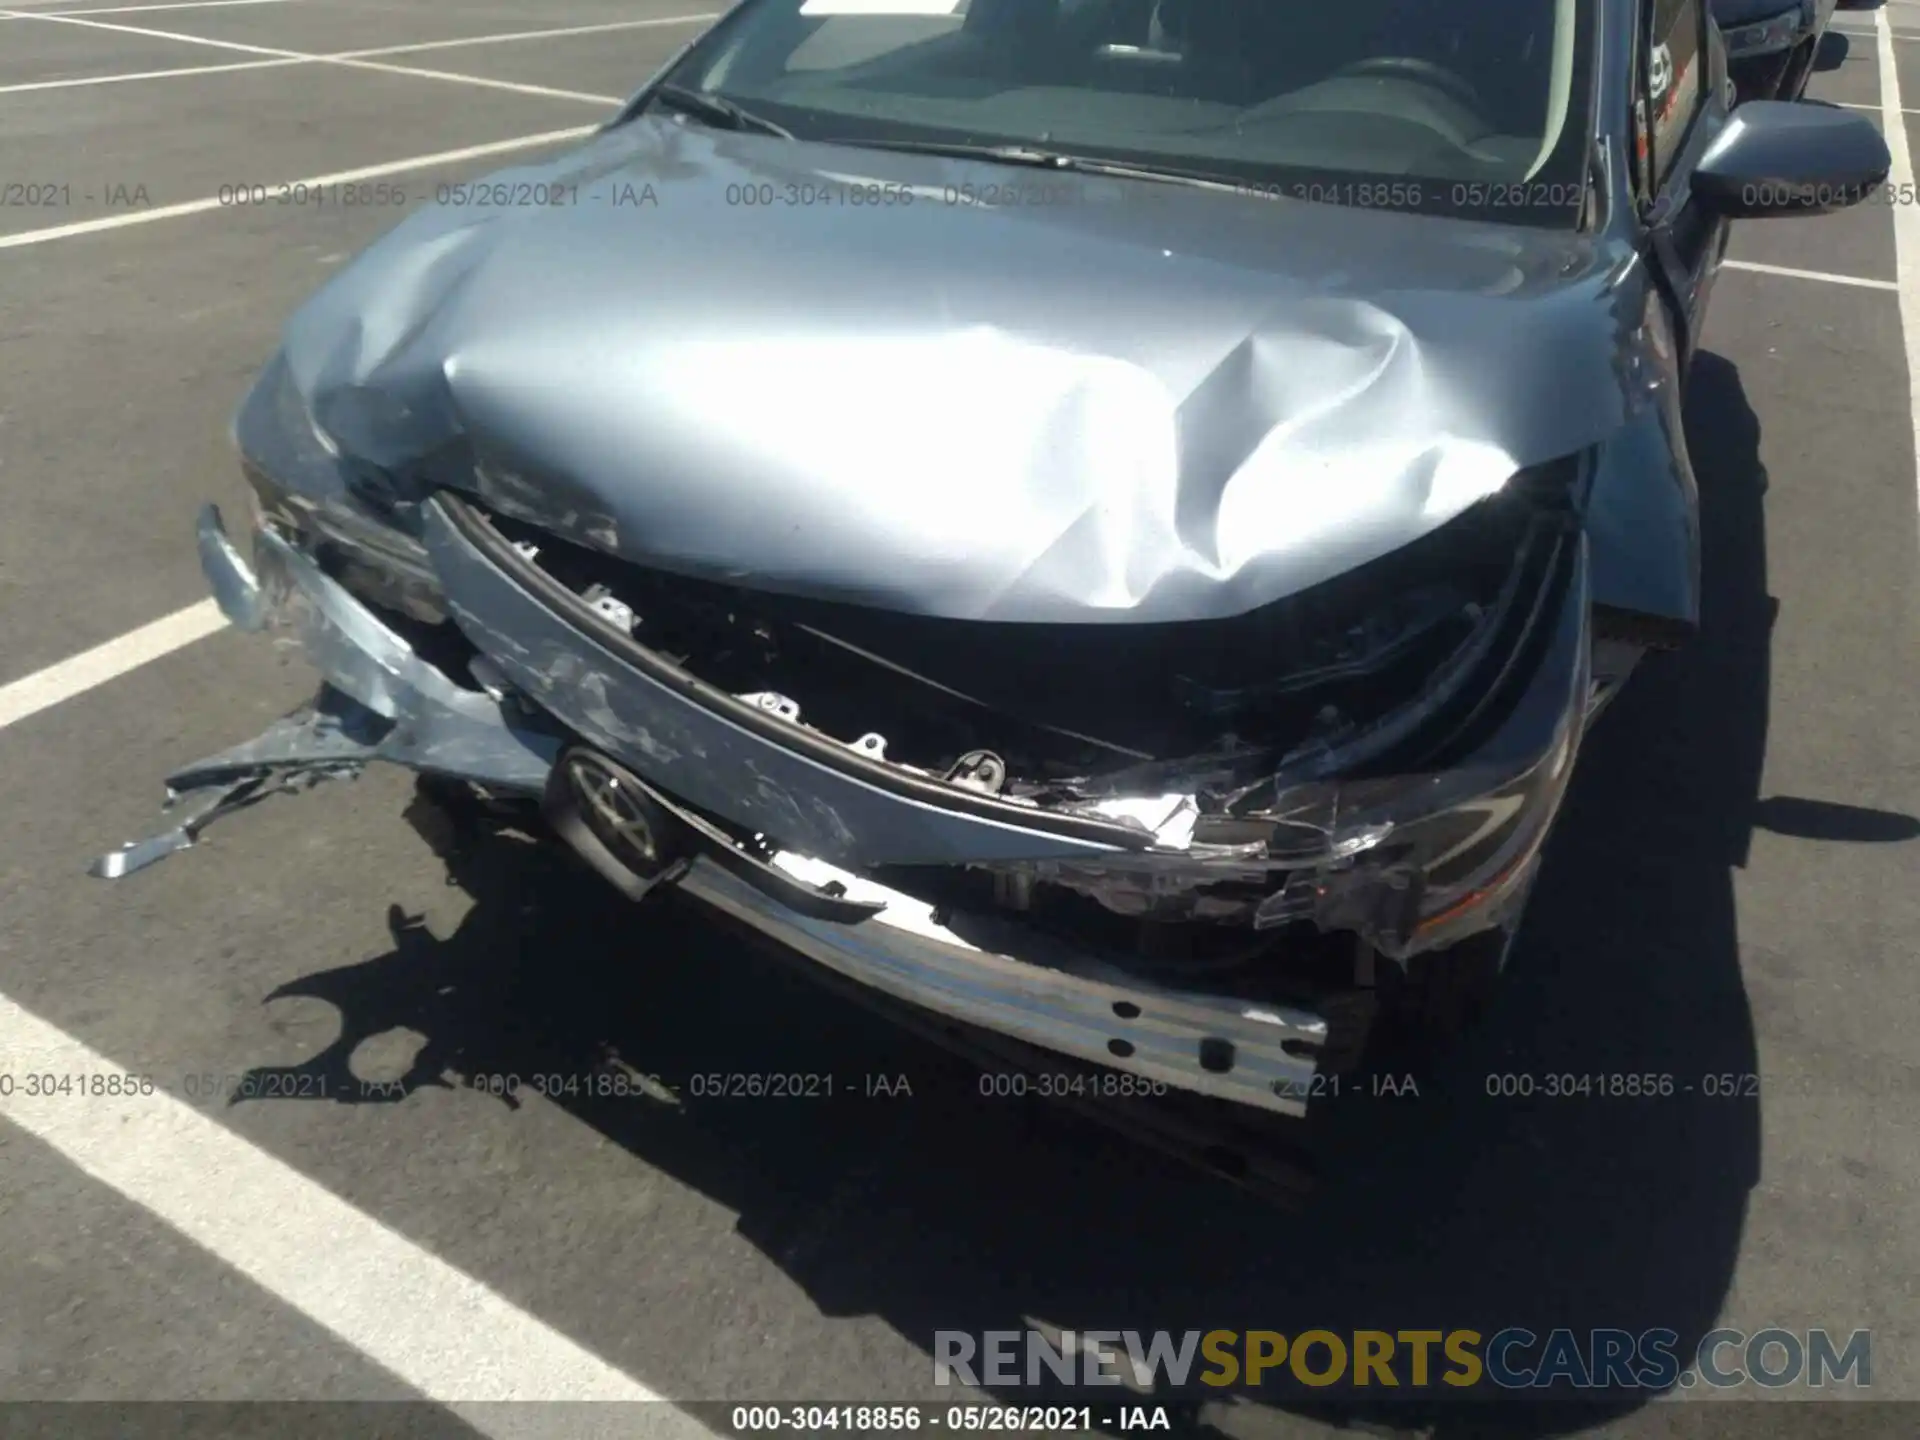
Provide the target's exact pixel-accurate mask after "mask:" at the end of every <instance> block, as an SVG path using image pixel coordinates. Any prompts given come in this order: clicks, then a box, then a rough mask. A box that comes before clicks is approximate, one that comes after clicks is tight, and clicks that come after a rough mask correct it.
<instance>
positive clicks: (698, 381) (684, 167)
mask: <svg viewBox="0 0 1920 1440" xmlns="http://www.w3.org/2000/svg"><path fill="white" fill-rule="evenodd" d="M492 179H493V181H494V182H496V183H495V186H494V188H493V189H492V190H491V191H490V192H488V193H489V195H490V197H491V198H494V199H497V200H504V201H505V202H507V203H505V204H502V205H498V206H495V207H494V208H480V207H474V206H457V205H456V206H443V207H438V208H435V209H433V210H428V211H423V212H420V213H417V214H415V215H414V216H412V217H410V218H409V219H408V220H407V221H406V222H404V223H403V224H401V225H400V226H399V227H398V228H397V229H396V230H395V231H393V232H392V233H391V234H389V235H388V236H386V237H385V238H384V239H382V240H381V241H379V242H378V243H376V244H375V245H374V246H372V247H371V248H370V249H369V250H367V251H366V252H364V253H363V254H362V255H361V256H360V257H358V258H357V259H356V260H355V261H354V262H352V263H351V264H350V265H349V266H347V267H346V268H344V269H343V270H342V271H341V272H340V273H339V274H338V275H337V276H335V277H334V278H333V279H332V281H331V282H330V283H329V284H328V285H326V286H325V287H324V288H323V289H322V290H321V291H320V292H319V293H318V294H317V295H316V296H315V297H313V299H311V300H310V301H309V302H308V303H307V304H306V305H305V307H304V308H302V309H301V310H300V311H299V312H298V313H297V314H296V315H295V316H294V318H293V319H292V320H291V321H290V323H289V324H288V327H287V330H286V334H285V346H284V355H285V360H286V364H287V373H289V374H290V375H291V381H292V384H293V386H294V388H295V389H296V391H297V393H298V395H299V396H300V397H301V399H302V400H304V402H305V404H306V406H307V408H308V411H309V413H310V415H311V417H312V419H313V421H314V423H315V424H316V426H317V427H318V429H319V430H320V432H321V433H322V434H323V435H325V436H326V437H328V439H329V441H330V443H331V445H332V446H333V447H336V448H337V449H338V451H339V452H340V453H342V454H345V455H349V456H351V457H353V458H355V459H357V460H359V461H363V462H366V463H368V464H371V465H373V466H376V467H379V468H381V469H384V470H387V471H389V472H394V473H405V472H407V471H409V470H410V469H412V468H414V467H420V469H421V470H422V471H432V472H434V473H436V474H437V475H438V477H439V478H438V480H437V482H436V483H452V484H456V485H461V486H463V487H465V488H469V489H472V490H474V491H475V492H477V493H478V494H479V495H480V497H481V498H482V499H483V500H484V501H485V502H486V503H489V504H491V505H493V506H495V507H497V508H499V509H501V510H502V511H504V512H506V513H510V514H513V515H516V516H519V517H520V518H523V519H527V520H531V521H534V522H535V523H538V524H541V525H544V526H546V527H548V528H549V529H551V530H554V531H557V532H559V533H562V534H564V535H566V536H568V537H569V538H572V539H575V540H578V541H580V542H582V543H585V544H589V545H593V546H595V547H597V548H600V549H603V550H606V551H610V552H612V553H615V554H618V555H620V556H622V557H625V558H627V559H630V560H633V561H636V562H641V563H646V564H651V565H656V566H659V567H662V568H665V569H669V570H675V571H679V572H683V573H688V574H697V575H702V576H706V577H710V578H720V579H730V580H736V581H744V582H747V583H750V584H752V585H754V586H756V587H758V588H762V589H766V590H770V591H776V592H785V593H792V594H802V595H810V596H816V597H822V598H831V599H838V600H843V601H851V602H855V603H864V604H870V605H876V606H885V607H889V608H892V609H895V610H899V611H903V612H907V613H917V614H925V615H935V616H946V617H952V618H959V619H990V620H1000V621H1073V622H1090V621H1110V622H1139V621H1158V620H1176V619H1207V618H1216V617H1223V616H1228V615H1233V614H1238V613H1241V612H1244V611H1247V610H1249V609H1252V608H1254V607H1256V606H1259V605H1262V604H1265V603H1267V602H1269V601H1272V600H1275V599H1278V598H1280V597H1282V596H1285V595H1287V594H1291V593H1293V592H1295V591H1298V590H1301V589H1304V588H1306V587H1307V586H1310V585H1313V584H1315V583H1318V582H1319V581H1321V580H1324V579H1326V578H1328V577H1330V576H1332V575H1334V574H1337V573H1339V572H1341V571H1344V570H1346V569H1349V568H1351V567H1353V566H1355V565H1358V564H1361V563H1363V562H1365V561H1367V560H1370V559H1373V558H1375V557H1377V556H1380V555H1383V554H1385V553H1387V552H1389V551H1391V550H1393V549H1396V548H1398V547H1399V546H1401V545H1404V544H1407V543H1409V542H1411V541H1413V540H1415V539H1417V538H1419V537H1420V536H1421V535H1423V534H1425V533H1426V532H1428V531H1429V530H1431V529H1433V528H1434V527H1436V526H1438V525H1440V524H1441V523H1443V522H1444V521H1446V520H1448V519H1449V518H1451V517H1453V516H1454V515H1456V514H1458V513H1459V512H1460V511H1461V510H1463V509H1464V508H1465V507H1466V506H1468V505H1470V504H1471V503H1473V502H1474V501H1475V500H1478V499H1480V498H1482V497H1484V496H1486V495H1488V494H1490V493H1492V492H1494V491H1496V490H1498V489H1499V488H1500V487H1501V486H1503V485H1504V484H1505V483H1506V482H1507V481H1508V480H1509V479H1510V478H1511V477H1512V476H1513V475H1514V474H1515V473H1516V471H1518V470H1520V469H1521V468H1523V467H1526V466H1530V465H1535V464H1540V463H1544V462H1546V461H1549V460H1553V459H1556V458H1559V457H1561V456H1565V455H1568V454H1570V453H1572V452H1574V451H1576V450H1579V449H1582V448H1584V447H1586V446H1588V445H1591V444H1594V443H1596V442H1597V441H1599V440H1600V439H1602V438H1604V437H1605V436H1606V435H1607V434H1608V433H1609V432H1610V431H1611V430H1613V429H1614V428H1615V427H1616V426H1618V425H1619V424H1620V423H1621V421H1622V418H1623V415H1624V411H1625V407H1626V406H1627V405H1628V404H1630V403H1632V387H1631V385H1629V384H1628V383H1626V381H1625V380H1624V379H1623V376H1622V372H1621V367H1620V365H1619V363H1618V361H1617V358H1616V357H1617V356H1618V354H1619V353H1620V344H1621V330H1622V326H1623V324H1624V323H1625V320H1624V319H1623V317H1622V315H1621V314H1620V313H1619V311H1620V308H1621V305H1620V300H1619V293H1618V292H1619V290H1620V288H1621V287H1620V286H1619V284H1618V282H1619V280H1620V279H1621V277H1622V275H1623V274H1624V270H1625V267H1627V266H1628V265H1630V264H1631V263H1632V262H1631V258H1630V255H1629V254H1627V253H1622V252H1614V251H1610V250H1608V249H1605V248H1603V247H1601V246H1599V245H1597V244H1596V243H1595V242H1593V241H1591V240H1589V239H1587V238H1584V237H1580V236H1577V235H1574V234H1571V233H1569V234H1554V233H1549V232H1545V231H1539V230H1528V229H1522V228H1518V227H1514V228H1504V227H1497V226H1491V225H1478V224H1469V223H1465V222H1460V221H1453V220H1444V219H1434V218H1422V217H1417V216H1409V215H1404V214H1393V213H1387V212H1383V211H1372V212H1369V211H1366V210H1364V209H1357V208H1353V207H1345V206H1322V205H1309V204H1296V203H1275V202H1273V201H1271V200H1266V199H1260V198H1253V197H1248V196H1239V195H1232V194H1223V193H1218V192H1207V191H1201V190H1194V189H1188V188H1178V187H1173V186H1165V185H1159V184H1155V183H1151V182H1140V181H1121V180H1108V179H1099V178H1093V177H1081V176H1067V175H1057V174H1052V173H1043V172H1037V171H1022V170H1015V169H1009V168H1005V167H1000V166H984V165H979V164H975V163H972V162H962V161H948V160H944V159H931V158H927V157H922V156H908V155H900V154H892V153H882V152H874V151H861V150H855V149H849V148H845V147H836V146H824V145H814V144H802V143H796V142H787V141H781V140H778V139H772V138H766V137H758V136H748V135H738V134H731V133H726V132H719V131H710V130H705V129H702V128H700V127H699V126H697V125H693V124H689V123H683V122H681V121H679V120H676V119H672V118H667V117H654V116H643V117H641V118H640V119H638V120H635V121H633V122H631V123H629V124H626V125H623V126H620V127H618V128H615V129H613V130H609V131H606V132H604V133H602V134H600V135H599V136H596V137H595V138H594V139H593V140H592V141H590V142H589V143H587V144H586V145H584V146H582V147H581V148H579V149H577V150H574V151H572V152H570V153H569V154H567V155H564V156H562V157H559V158H557V159H554V160H551V161H547V162H544V163H542V164H539V165H534V166H529V167H523V168H520V169H517V170H513V171H509V172H504V173H502V174H501V175H498V176H496V177H492ZM843 182H845V183H853V182H859V183H863V184H873V185H878V186H881V187H886V188H885V189H883V190H881V191H880V192H878V194H879V199H880V201H881V203H870V204H864V205H856V204H849V203H834V202H836V201H844V200H845V199H847V198H850V197H848V196H847V195H846V192H844V191H843V190H842V189H840V188H839V187H840V186H841V185H842V183H843ZM536 186H538V187H546V188H545V189H544V192H543V191H540V190H536V189H533V188H532V187H536ZM963 186H965V187H967V190H968V191H969V192H972V193H976V194H977V193H980V192H982V191H986V190H989V189H990V187H996V186H997V187H1011V188H1012V189H1014V190H1015V191H1017V192H1019V193H1017V194H1016V195H1015V196H1014V197H1013V198H1014V199H1015V200H1016V201H1022V200H1024V201H1027V202H1029V203H1012V204H1002V205H991V206H990V205H982V204H969V203H962V196H963V191H962V189H961V187H963ZM539 199H545V200H546V201H547V202H549V203H546V204H539V203H530V202H532V201H536V200H539ZM756 199H757V200H760V201H762V202H763V203H761V204H758V205H755V204H752V203H751V202H752V201H753V200H756ZM556 202H557V203H556ZM276 368H277V367H276ZM450 457H451V462H452V463H449V460H450Z"/></svg>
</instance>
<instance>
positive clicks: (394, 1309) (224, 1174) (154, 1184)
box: [0, 996, 711, 1440]
mask: <svg viewBox="0 0 1920 1440" xmlns="http://www.w3.org/2000/svg"><path fill="white" fill-rule="evenodd" d="M0 1054H4V1055H6V1056H7V1059H8V1064H9V1065H10V1066H11V1067H14V1068H16V1069H18V1070H19V1071H20V1072H21V1073H39V1074H55V1075H73V1076H82V1075H84V1076H87V1077H89V1078H88V1080H87V1084H88V1087H89V1088H88V1094H87V1100H86V1103H85V1104H79V1105H76V1104H74V1103H73V1102H72V1101H71V1100H69V1099H64V1098H62V1097H60V1096H58V1095H54V1096H30V1095H28V1094H27V1090H26V1087H25V1086H24V1085H16V1086H9V1087H7V1089H6V1090H5V1091H3V1092H0V1116H4V1117H5V1118H6V1119H7V1120H10V1121H12V1122H13V1123H14V1124H15V1125H18V1126H19V1127H20V1128H21V1129H23V1130H25V1131H27V1132H28V1133H29V1134H32V1135H34V1136H36V1137H38V1138H39V1139H40V1140H42V1141H43V1142H45V1143H46V1144H47V1145H50V1146H51V1147H52V1148H53V1149H54V1150H56V1151H58V1152H59V1153H60V1154H61V1155H63V1156H65V1157H66V1159H67V1160H69V1161H71V1162H72V1163H73V1164H74V1165H76V1166H78V1167H79V1168H80V1169H81V1170H83V1171H85V1172H86V1173H87V1174H88V1175H90V1176H92V1177H93V1178H94V1179H95V1180H98V1181H100V1182H101V1183H102V1184H105V1185H108V1186H111V1187H112V1188H113V1189H114V1190H116V1191H118V1192H119V1193H120V1194H121V1195H124V1196H125V1197H126V1198H127V1199H129V1200H131V1201H132V1202H133V1203H134V1204H136V1205H138V1206H140V1207H141V1208H142V1209H144V1210H146V1211H148V1212H150V1213H151V1214H153V1215H156V1216H158V1217H159V1218H160V1219H161V1220H163V1221H165V1222H166V1223H167V1224H168V1225H170V1226H172V1227H173V1228H174V1229H175V1230H177V1231H179V1232H180V1233H181V1234H182V1235H184V1236H186V1237H187V1238H188V1239H189V1240H191V1241H193V1242H194V1243H195V1244H196V1245H199V1246H200V1247H201V1248H202V1249H204V1250H206V1251H207V1252H208V1253H209V1254H212V1255H214V1256H216V1257H217V1258H218V1259H220V1260H221V1261H223V1262H224V1263H226V1264H227V1265H229V1266H231V1267H232V1268H233V1269H235V1270H237V1271H238V1272H239V1273H240V1274H242V1275H244V1276H246V1277H247V1278H248V1279H249V1280H251V1281H252V1282H253V1283H254V1284H256V1285H258V1286H260V1287H261V1288H262V1289H264V1290H266V1291H267V1292H268V1293H269V1294H271V1295H273V1296H274V1297H275V1298H276V1299H278V1300H280V1301H282V1302H283V1303H285V1304H287V1305H290V1306H292V1307H293V1308H294V1309H296V1310H298V1311H299V1312H300V1313H301V1314H302V1315H305V1316H307V1317H308V1318H309V1319H311V1320H314V1321H316V1322H317V1323H318V1324H320V1325H322V1326H324V1327H325V1328H326V1329H328V1330H329V1331H331V1332H332V1333H333V1334H335V1335H337V1336H339V1337H340V1339H342V1340H344V1341H345V1342H346V1343H347V1344H349V1345H351V1346H352V1347H353V1348H354V1349H355V1350H358V1351H359V1352H360V1353H361V1354H363V1355H365V1356H367V1357H368V1358H370V1359H371V1360H373V1361H374V1362H375V1363H376V1364H378V1365H381V1366H383V1367H385V1368H386V1369H387V1370H389V1371H391V1372H392V1373H393V1374H394V1375H396V1376H398V1377H399V1378H400V1379H401V1380H403V1381H405V1382H406V1383H407V1384H408V1385H410V1386H411V1387H413V1389H415V1390H416V1391H418V1392H419V1393H420V1394H421V1395H423V1396H425V1397H426V1398H427V1399H429V1400H432V1401H435V1402H438V1403H440V1404H442V1405H446V1406H448V1407H449V1408H450V1409H452V1410H453V1411H455V1413H457V1414H459V1415H460V1416H461V1418H462V1419H464V1420H466V1421H467V1422H468V1423H469V1424H471V1425H473V1426H474V1427H475V1428H476V1429H479V1430H482V1431H484V1432H485V1433H487V1434H490V1435H493V1436H495V1437H498V1440H507V1437H519V1436H527V1435H536V1434H537V1435H551V1434H553V1433H554V1430H555V1417H554V1416H552V1415H544V1416H543V1415H542V1414H541V1413H540V1412H539V1411H537V1410H536V1409H535V1408H534V1407H532V1406H527V1405H502V1404H500V1403H499V1402H502V1401H567V1400H572V1401H593V1402H606V1401H626V1402H629V1403H630V1404H645V1405H647V1406H648V1408H647V1409H646V1410H635V1409H629V1408H628V1406H626V1405H622V1406H620V1407H619V1408H618V1409H617V1410H616V1409H609V1410H606V1411H603V1412H601V1416H600V1418H601V1419H603V1420H604V1421H606V1422H607V1423H606V1424H605V1425H604V1426H600V1425H592V1424H591V1420H590V1419H588V1417H589V1414H590V1407H587V1406H582V1407H579V1408H577V1409H575V1408H570V1409H569V1411H568V1414H567V1424H566V1429H567V1430H568V1431H569V1432H570V1433H572V1432H576V1431H577V1428H578V1426H579V1425H580V1423H581V1421H582V1420H583V1419H588V1423H589V1426H590V1428H591V1429H593V1430H595V1431H598V1432H600V1433H612V1432H615V1431H617V1432H618V1433H624V1434H629V1435H631V1434H640V1433H648V1434H652V1435H655V1436H660V1437H666V1436H707V1435H710V1433H711V1432H709V1431H707V1430H706V1429H705V1428H704V1427H703V1426H701V1425H699V1424H698V1423H697V1422H695V1421H693V1420H692V1419H691V1418H690V1417H688V1416H687V1415H685V1414H684V1413H683V1412H680V1411H678V1410H675V1409H673V1408H672V1407H671V1406H668V1405H662V1404H660V1403H659V1402H660V1401H661V1398H662V1397H661V1396H659V1395H657V1394H655V1393H654V1392H653V1391H652V1390H649V1389H648V1388H647V1387H646V1386H644V1385H642V1384H641V1383H640V1382H639V1381H637V1380H635V1379H633V1378H632V1377H631V1376H629V1375H627V1374H625V1373H623V1372H622V1371H620V1370H617V1369H615V1368H614V1367H613V1366H611V1365H609V1364H608V1363H607V1362H606V1361H604V1360H602V1359H601V1358H600V1357H599V1356H597V1355H595V1354H593V1353H592V1352H591V1351H589V1350H586V1349H584V1348H583V1347H581V1346H580V1345H577V1344H575V1343H574V1342H573V1341H572V1340H569V1339H568V1338H567V1337H566V1336H565V1335H562V1334H561V1333H560V1332H559V1331H557V1330H555V1329H553V1328H552V1327H551V1326H549V1325H547V1324H546V1323H545V1322H543V1321H541V1320H539V1319H538V1318H536V1317H535V1316H532V1315H529V1314H528V1313H527V1312H526V1311H524V1310H521V1309H519V1308H518V1307H517V1306H515V1305H513V1304H512V1303H511V1302H509V1301H508V1300H506V1299H505V1298H504V1297H502V1296H501V1295H500V1294H498V1293H497V1292H495V1291H494V1290H492V1289H490V1288H488V1287H487V1286H486V1285H484V1284H482V1283H481V1282H480V1281H479V1280H477V1279H475V1278H474V1277H473V1276H471V1275H468V1274H466V1273H465V1272H464V1271H461V1270H458V1269H456V1268H454V1267H453V1266H452V1265H449V1264H447V1263H446V1261H444V1260H441V1259H440V1258H439V1257H437V1256H435V1255H432V1254H429V1253H428V1252H427V1251H425V1250H422V1249H421V1248H420V1247H419V1246H417V1245H415V1244H413V1243H412V1242H411V1241H409V1240H407V1239H406V1238H405V1237H404V1236H402V1235H399V1234H397V1233H396V1232H394V1231H393V1230H391V1229H389V1228H388V1227H386V1226H385V1225H382V1224H381V1223H380V1222H379V1221H378V1220H375V1219H374V1218H373V1217H372V1216H370V1215H367V1214H365V1213H364V1212H362V1211H360V1210H356V1209H355V1208H354V1207H353V1206H351V1205H349V1204H348V1203H347V1202H346V1201H344V1200H342V1199H341V1198H340V1197H339V1196H337V1195H335V1194H333V1193H332V1192H331V1191H329V1190H326V1189H324V1188H322V1187H321V1186H319V1185H316V1184H315V1183H314V1182H313V1181H311V1180H309V1179H308V1178H307V1177H306V1176H304V1175H302V1174H301V1173H300V1172H299V1171H298V1170H295V1169H294V1168H293V1167H292V1166H290V1165H287V1164H286V1163H284V1162H283V1161H280V1160H277V1159H275V1158H274V1157H273V1156H271V1155H269V1154H267V1153H266V1152H265V1151H263V1150H259V1149H256V1148H255V1147H254V1146H252V1145H250V1144H248V1143H247V1142H246V1141H245V1140H242V1139H241V1138H240V1137H239V1136H238V1135H235V1134H234V1133H233V1132H232V1131H231V1130H228V1129H227V1128H226V1127H225V1126H222V1125H219V1124H217V1123H215V1122H214V1121H213V1120H210V1119H208V1118H207V1117H206V1116H205V1115H202V1114H201V1113H200V1112H199V1111H198V1110H196V1109H194V1108H193V1107H192V1106H191V1105H188V1104H186V1103H184V1102H183V1101H180V1100H176V1099H175V1098H174V1097H173V1096H172V1095H170V1094H168V1093H166V1092H165V1091H163V1090H156V1091H155V1093H153V1094H150V1095H139V1094H132V1095H129V1094H118V1095H116V1094H110V1093H96V1092H95V1091H94V1089H93V1088H92V1087H93V1085H94V1081H93V1080H92V1078H91V1077H94V1076H98V1077H100V1081H99V1083H100V1088H101V1090H103V1091H104V1090H107V1089H110V1088H111V1089H122V1090H124V1089H129V1088H136V1087H135V1086H134V1085H130V1084H129V1082H130V1081H133V1080H134V1077H133V1075H132V1074H131V1073H130V1072H129V1071H127V1070H126V1069H125V1068H124V1067H122V1066H119V1065H116V1064H114V1063H113V1062H112V1061H111V1060H109V1059H107V1058H106V1057H105V1056H103V1055H101V1054H99V1053H98V1052H97V1051H94V1050H92V1049H90V1048H89V1047H88V1046H86V1045H85V1044H83V1043H81V1042H80V1041H79V1040H76V1039H74V1038H73V1036H71V1035H68V1034H67V1033H66V1032H64V1031H62V1030H60V1029H58V1028H56V1027H55V1026H53V1025H50V1024H48V1023H47V1022H46V1021H45V1020H42V1019H41V1018H40V1017H38V1016H37V1015H34V1014H31V1013H30V1012H28V1011H26V1010H24V1009H22V1008H21V1007H20V1006H18V1005H16V1004H15V1003H14V1002H13V1001H12V1000H9V999H7V998H6V997H5V996H0ZM177 1398H189V1397H177ZM289 1398H307V1397H289Z"/></svg>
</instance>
